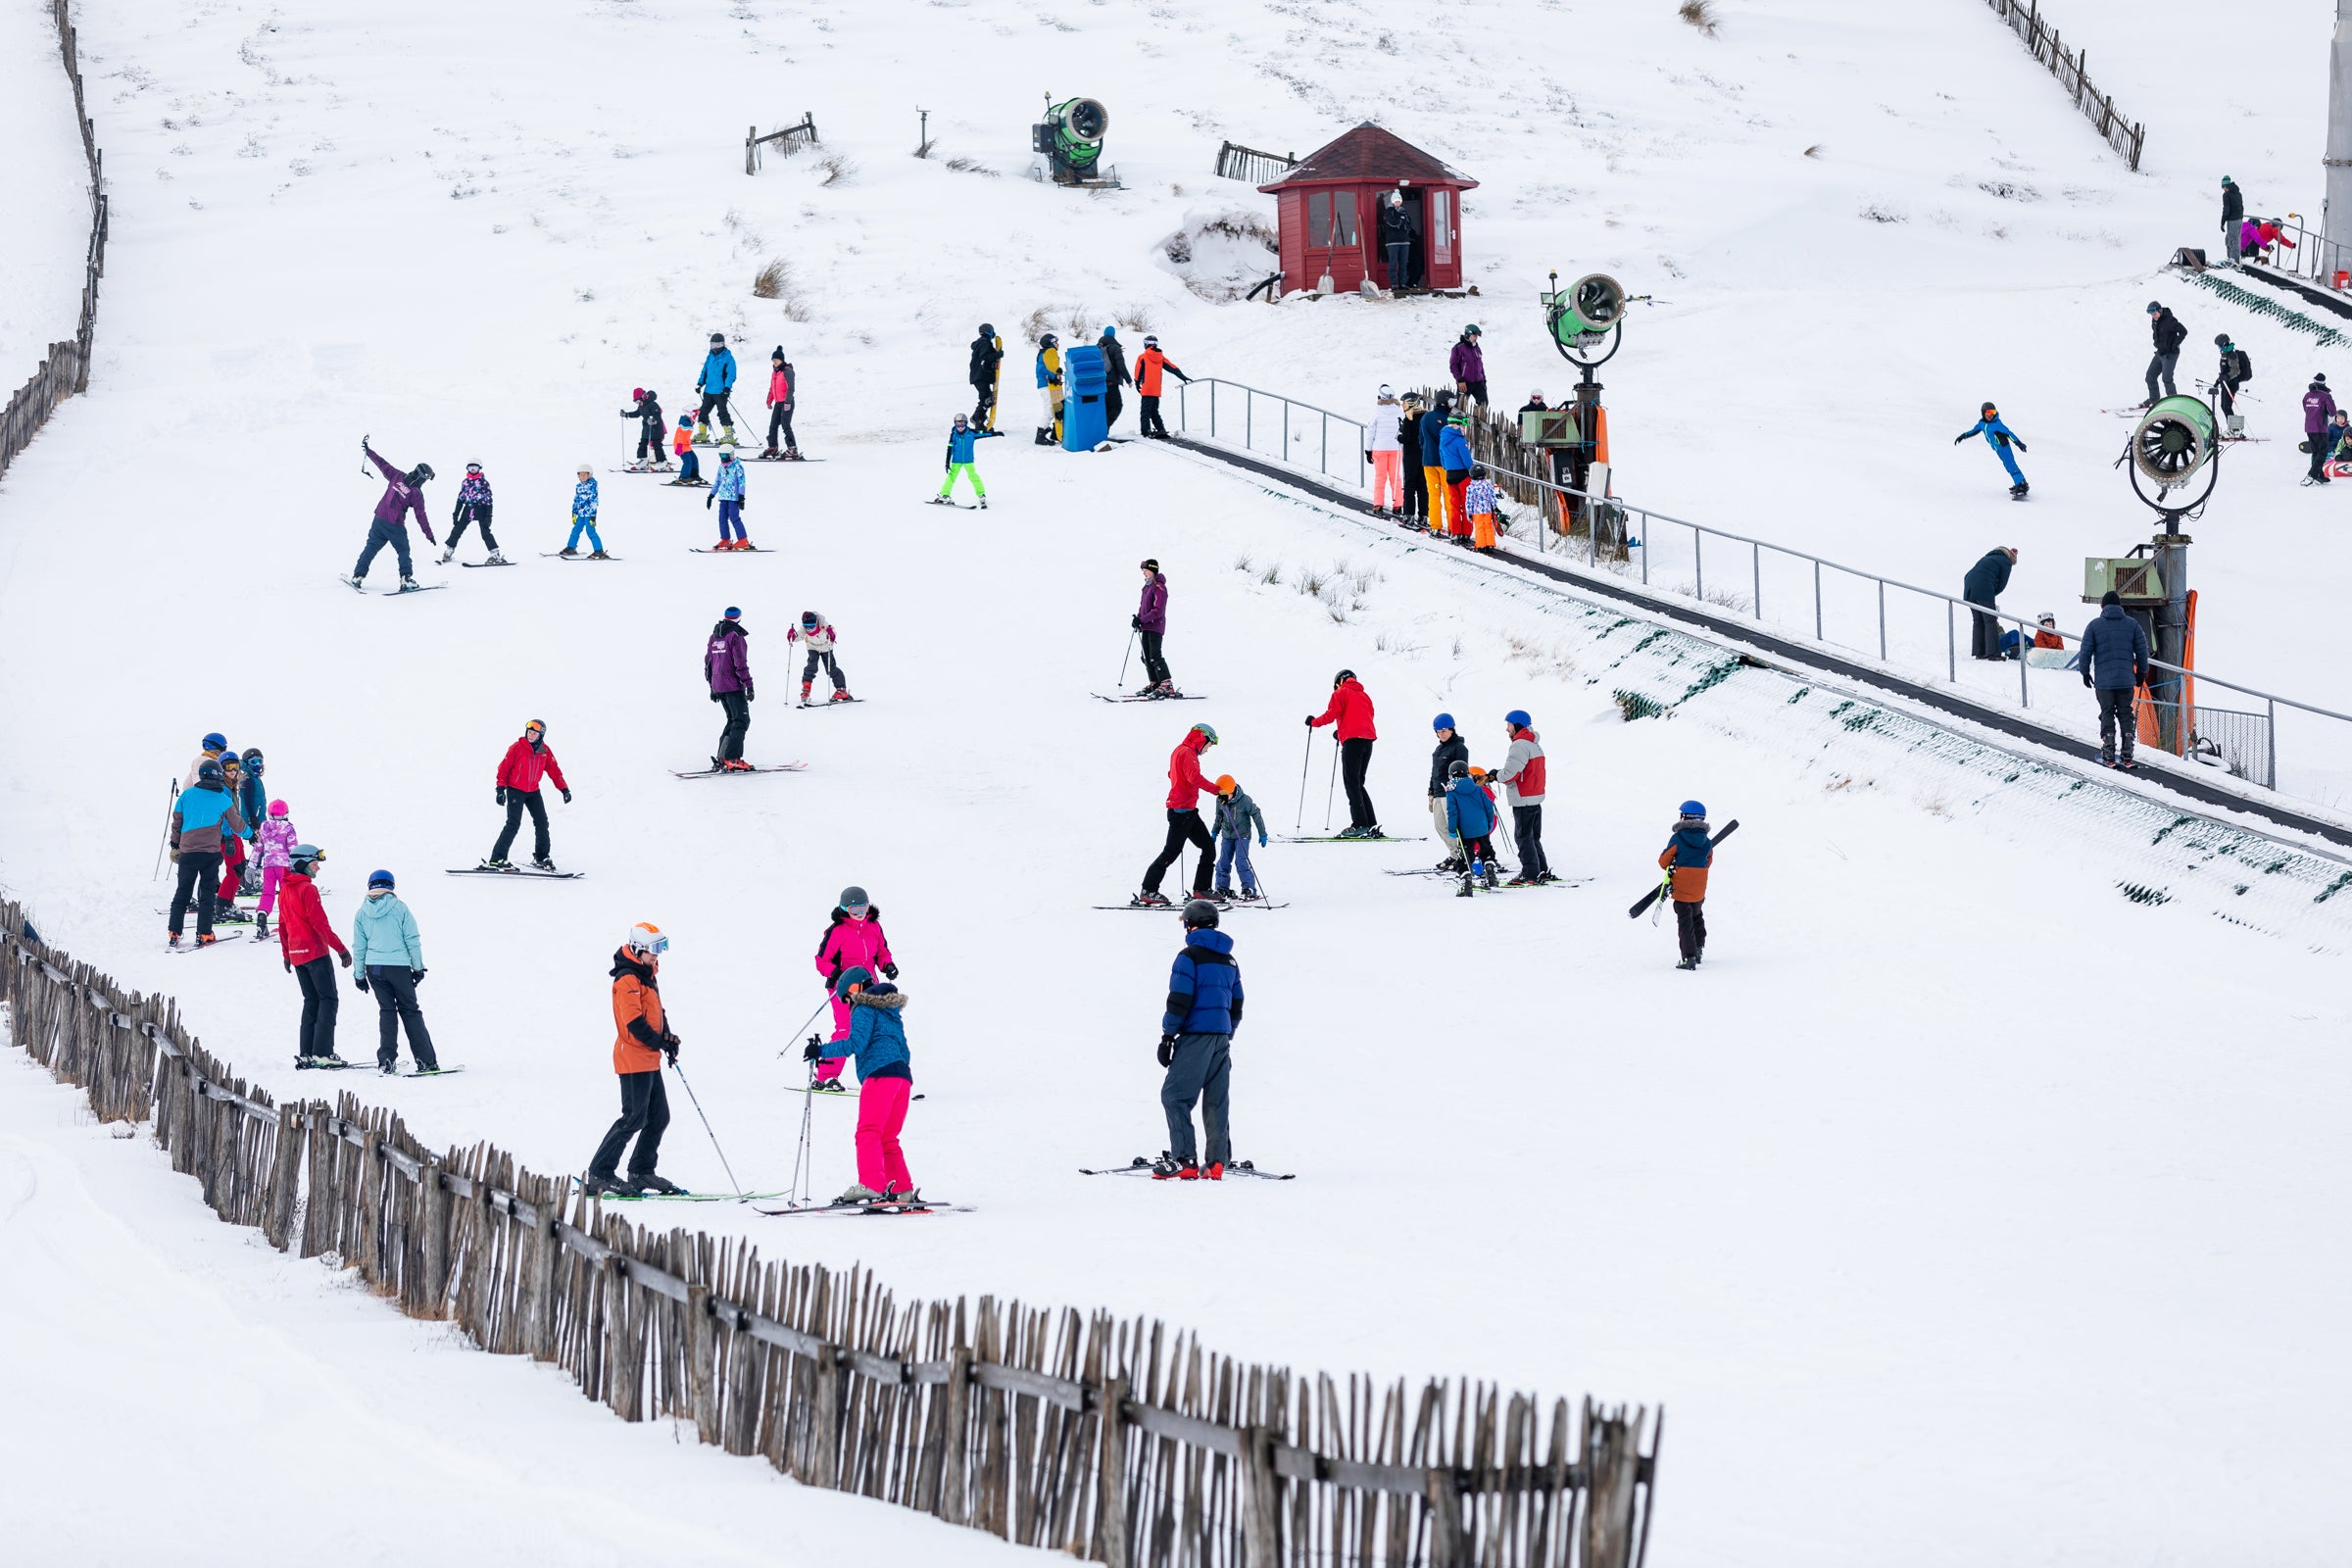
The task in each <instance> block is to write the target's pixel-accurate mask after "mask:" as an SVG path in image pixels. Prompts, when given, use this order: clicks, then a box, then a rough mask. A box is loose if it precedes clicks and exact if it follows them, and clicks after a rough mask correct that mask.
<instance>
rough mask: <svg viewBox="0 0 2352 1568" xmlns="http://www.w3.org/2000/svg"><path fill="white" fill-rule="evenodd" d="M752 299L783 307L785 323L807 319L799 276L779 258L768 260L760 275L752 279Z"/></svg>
mask: <svg viewBox="0 0 2352 1568" xmlns="http://www.w3.org/2000/svg"><path fill="white" fill-rule="evenodd" d="M752 298H754V299H759V300H775V301H776V302H778V303H779V304H781V305H782V306H783V307H784V319H786V320H787V321H806V320H808V319H809V301H808V299H807V298H806V297H805V296H804V295H803V294H802V293H801V288H800V278H799V275H798V274H796V273H795V272H794V271H793V270H792V264H791V263H790V262H788V261H786V260H784V258H782V257H781V256H779V257H775V258H773V259H772V260H770V261H769V262H768V264H767V265H766V266H765V267H762V268H761V269H760V275H759V276H757V277H755V278H753V279H752Z"/></svg>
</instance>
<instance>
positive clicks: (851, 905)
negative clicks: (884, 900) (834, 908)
mask: <svg viewBox="0 0 2352 1568" xmlns="http://www.w3.org/2000/svg"><path fill="white" fill-rule="evenodd" d="M872 902H873V901H871V900H870V899H868V898H867V897H866V896H865V889H863V888H861V887H859V886H858V885H857V884H856V883H854V882H853V883H851V884H850V885H849V886H848V887H846V888H843V889H842V890H841V907H843V908H845V909H848V910H850V911H851V912H853V913H855V912H856V911H858V910H859V909H864V908H870V907H872Z"/></svg>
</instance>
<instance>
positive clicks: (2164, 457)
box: [2131, 397, 2220, 490]
mask: <svg viewBox="0 0 2352 1568" xmlns="http://www.w3.org/2000/svg"><path fill="white" fill-rule="evenodd" d="M2215 441H2216V432H2215V429H2214V418H2213V410H2212V409H2211V408H2210V407H2208V406H2207V405H2206V403H2205V401H2204V400H2203V399H2202V398H2192V397H2169V398H2160V399H2158V400H2157V402H2156V403H2155V405H2154V406H2153V407H2151V408H2150V409H2149V410H2148V412H2147V413H2145V414H2143V415H2141V416H2140V417H2139V423H2138V424H2137V425H2135V426H2133V427H2132V430H2131V466H2132V467H2133V468H2134V469H2136V470H2137V471H2138V473H2139V474H2140V475H2141V476H2142V477H2144V478H2146V479H2147V480H2149V481H2150V482H2151V483H2153V484H2155V485H2156V486H2157V487H2158V488H2159V489H2160V490H2170V489H2172V488H2174V487H2175V486H2177V485H2182V484H2186V483H2187V482H2188V481H2189V479H2190V478H2191V477H2192V476H2193V475H2194V474H2195V473H2196V471H2197V470H2198V469H2199V468H2202V467H2204V466H2205V465H2206V464H2207V463H2209V462H2211V461H2212V460H2213V455H2214V453H2216V452H2217V451H2219V450H2220V448H2219V447H2218V446H2216V445H2215Z"/></svg>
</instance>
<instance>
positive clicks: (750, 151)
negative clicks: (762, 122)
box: [743, 125, 760, 174]
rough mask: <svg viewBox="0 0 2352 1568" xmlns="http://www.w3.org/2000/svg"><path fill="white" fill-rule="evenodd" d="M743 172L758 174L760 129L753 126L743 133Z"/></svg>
mask: <svg viewBox="0 0 2352 1568" xmlns="http://www.w3.org/2000/svg"><path fill="white" fill-rule="evenodd" d="M743 172H745V173H747V174H757V173H758V172H760V127H759V126H758V125H753V126H751V127H749V128H748V129H746V130H745V131H744V133H743Z"/></svg>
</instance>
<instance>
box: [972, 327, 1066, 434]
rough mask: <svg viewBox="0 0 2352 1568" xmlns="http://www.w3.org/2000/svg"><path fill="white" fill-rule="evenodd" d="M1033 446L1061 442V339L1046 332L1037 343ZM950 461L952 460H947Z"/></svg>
mask: <svg viewBox="0 0 2352 1568" xmlns="http://www.w3.org/2000/svg"><path fill="white" fill-rule="evenodd" d="M1037 416H1038V417H1039V418H1040V419H1042V420H1043V421H1044V422H1043V423H1042V424H1040V425H1039V426H1038V427H1037V444H1038V445H1039V446H1041V447H1050V446H1052V445H1053V444H1054V442H1056V441H1058V440H1060V439H1061V339H1059V338H1057V337H1055V336H1054V334H1053V333H1051V332H1048V333H1047V334H1046V335H1045V336H1044V337H1042V338H1040V339H1038V344H1037ZM951 461H953V460H951Z"/></svg>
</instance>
